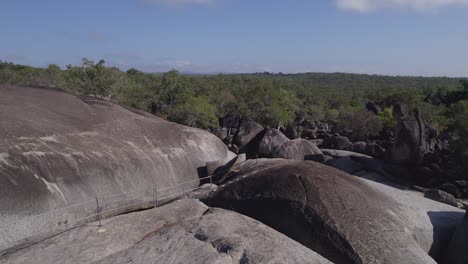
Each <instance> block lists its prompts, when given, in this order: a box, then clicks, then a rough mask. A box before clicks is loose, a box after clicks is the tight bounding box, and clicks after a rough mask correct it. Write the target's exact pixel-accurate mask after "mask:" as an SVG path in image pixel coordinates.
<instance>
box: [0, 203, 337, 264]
mask: <svg viewBox="0 0 468 264" xmlns="http://www.w3.org/2000/svg"><path fill="white" fill-rule="evenodd" d="M0 263H2V264H12V263H15V264H29V263H34V264H62V263H68V264H78V263H101V264H120V263H122V264H124V263H161V264H167V263H192V264H205V263H218V264H221V263H226V264H227V263H242V264H246V263H316V264H330V262H329V261H327V260H326V259H324V258H323V257H321V256H320V255H318V254H316V253H314V252H313V251H311V250H309V249H308V248H306V247H304V246H302V245H301V244H299V243H297V242H295V241H293V240H291V239H289V238H288V237H286V236H284V235H282V234H280V233H278V232H277V231H275V230H273V229H271V228H269V227H267V226H265V225H263V224H261V223H260V222H258V221H255V220H253V219H251V218H248V217H246V216H243V215H240V214H238V213H235V212H231V211H226V210H223V209H210V208H208V207H207V206H206V205H204V204H203V203H201V202H199V201H197V200H180V201H177V202H173V203H170V204H168V205H165V206H163V207H160V208H157V209H152V210H147V211H142V212H137V213H131V214H126V215H121V216H117V217H113V218H109V219H106V220H105V221H104V223H103V226H102V227H100V228H99V227H97V226H96V223H94V224H89V225H86V226H83V227H78V228H75V229H73V230H70V231H67V232H65V233H62V234H60V235H57V236H55V237H52V238H50V239H47V240H44V241H42V242H40V243H38V244H36V245H33V246H31V247H29V248H25V249H22V250H20V251H17V252H15V253H12V254H9V255H6V256H4V257H0Z"/></svg>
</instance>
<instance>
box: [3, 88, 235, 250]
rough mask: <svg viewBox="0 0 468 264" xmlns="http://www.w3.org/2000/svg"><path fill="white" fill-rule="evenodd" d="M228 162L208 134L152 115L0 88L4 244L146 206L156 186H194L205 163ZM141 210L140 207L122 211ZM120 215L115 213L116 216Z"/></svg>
mask: <svg viewBox="0 0 468 264" xmlns="http://www.w3.org/2000/svg"><path fill="white" fill-rule="evenodd" d="M231 157H233V156H232V155H231V153H230V152H229V151H228V150H227V147H226V146H225V145H224V144H223V142H222V141H221V140H219V139H218V138H217V137H216V136H214V135H213V134H211V133H209V132H207V131H203V130H200V129H195V128H190V127H185V126H182V125H178V124H175V123H171V122H167V121H165V120H163V119H160V118H158V117H156V116H154V115H151V114H148V113H145V112H141V111H137V110H135V109H130V108H124V107H121V106H119V105H117V104H114V103H111V102H108V101H103V100H100V99H96V98H91V97H76V96H73V95H71V94H68V93H66V92H63V91H60V90H56V89H45V88H28V87H17V86H9V85H0V193H1V199H0V226H2V225H3V224H6V223H10V222H13V221H16V220H20V219H24V218H25V217H28V216H31V215H37V214H42V213H45V212H48V211H51V210H54V209H59V208H63V207H66V206H70V205H75V204H80V203H83V202H86V203H85V204H83V205H80V206H76V207H74V208H72V209H71V210H67V211H66V213H63V212H62V213H57V214H52V215H46V216H42V217H38V218H35V219H32V220H31V221H25V222H21V223H17V224H15V225H10V226H7V227H4V228H0V250H1V244H3V242H9V241H13V240H15V239H17V238H21V237H23V236H25V235H28V234H33V233H36V232H38V231H41V230H43V229H44V228H47V227H52V226H56V225H58V224H61V223H71V222H73V221H75V220H76V219H79V218H83V217H87V216H89V215H91V214H94V213H95V212H96V202H95V200H94V198H95V197H105V196H109V195H115V194H120V193H127V192H133V193H132V194H131V195H122V196H116V197H113V198H108V199H101V200H100V207H101V209H102V210H104V211H105V210H108V209H112V208H115V207H117V206H122V205H123V203H127V204H129V203H131V204H135V203H137V202H150V201H152V200H153V199H154V196H153V191H152V189H151V188H152V187H156V188H158V189H162V188H166V187H171V186H174V185H176V184H179V183H182V182H187V181H192V182H191V183H189V184H186V185H184V186H179V187H178V188H175V189H171V190H166V192H165V193H162V194H161V195H168V194H170V193H172V192H179V191H180V190H181V189H182V188H185V189H188V188H191V187H196V186H198V185H199V181H198V178H199V172H200V169H201V168H203V167H204V166H205V164H206V162H209V161H216V160H227V159H229V158H231ZM138 206H143V207H147V206H148V204H145V203H141V204H136V205H135V206H132V207H131V208H123V209H122V210H123V211H125V210H127V209H129V210H130V209H131V210H134V209H137V207H138ZM122 210H121V211H122Z"/></svg>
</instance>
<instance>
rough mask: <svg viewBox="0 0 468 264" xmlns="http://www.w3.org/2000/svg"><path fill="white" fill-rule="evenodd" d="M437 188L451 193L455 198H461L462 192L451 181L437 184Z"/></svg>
mask: <svg viewBox="0 0 468 264" xmlns="http://www.w3.org/2000/svg"><path fill="white" fill-rule="evenodd" d="M438 189H440V190H442V191H444V192H446V193H449V194H451V195H453V196H454V197H455V198H461V197H462V193H461V191H460V190H459V189H458V187H457V186H455V185H453V184H451V183H444V184H442V185H441V186H439V188H438Z"/></svg>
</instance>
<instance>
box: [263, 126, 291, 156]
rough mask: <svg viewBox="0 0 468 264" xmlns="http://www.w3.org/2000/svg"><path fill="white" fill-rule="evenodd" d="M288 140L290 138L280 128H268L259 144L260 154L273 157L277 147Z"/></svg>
mask: <svg viewBox="0 0 468 264" xmlns="http://www.w3.org/2000/svg"><path fill="white" fill-rule="evenodd" d="M288 141H289V139H288V138H287V137H286V136H285V135H284V134H283V133H282V132H281V131H279V130H278V129H273V128H267V129H265V132H264V135H263V138H262V139H261V141H260V143H259V145H258V155H259V156H260V157H263V158H271V157H272V156H273V153H274V151H275V149H276V148H278V147H279V146H281V145H282V144H284V143H286V142H288Z"/></svg>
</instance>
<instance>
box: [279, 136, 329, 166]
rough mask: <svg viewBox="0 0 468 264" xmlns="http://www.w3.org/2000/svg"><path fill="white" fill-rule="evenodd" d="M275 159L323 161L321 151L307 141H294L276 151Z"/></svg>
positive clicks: (284, 144)
mask: <svg viewBox="0 0 468 264" xmlns="http://www.w3.org/2000/svg"><path fill="white" fill-rule="evenodd" d="M273 157H274V158H283V159H293V160H314V161H320V162H321V161H323V160H324V157H323V154H322V152H321V151H320V149H319V148H318V147H317V146H316V145H315V144H314V143H313V142H310V141H308V140H306V139H294V140H290V141H288V142H285V143H283V144H282V145H281V146H279V147H277V148H275V149H274V152H273Z"/></svg>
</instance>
